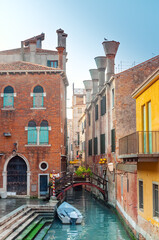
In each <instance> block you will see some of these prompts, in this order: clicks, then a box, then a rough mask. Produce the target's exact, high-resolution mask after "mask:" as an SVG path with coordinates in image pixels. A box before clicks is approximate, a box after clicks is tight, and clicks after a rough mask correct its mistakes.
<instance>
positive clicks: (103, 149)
mask: <svg viewBox="0 0 159 240" xmlns="http://www.w3.org/2000/svg"><path fill="white" fill-rule="evenodd" d="M100 152H101V154H104V153H105V134H101V135H100Z"/></svg>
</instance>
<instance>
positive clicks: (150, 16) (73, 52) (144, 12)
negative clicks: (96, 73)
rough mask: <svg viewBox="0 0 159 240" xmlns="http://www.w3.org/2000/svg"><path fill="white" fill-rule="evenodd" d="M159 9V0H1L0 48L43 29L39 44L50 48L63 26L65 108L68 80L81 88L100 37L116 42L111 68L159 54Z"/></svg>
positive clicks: (98, 53) (14, 45)
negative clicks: (64, 41) (65, 75)
mask: <svg viewBox="0 0 159 240" xmlns="http://www.w3.org/2000/svg"><path fill="white" fill-rule="evenodd" d="M158 9H159V0H27V1H26V0H25V1H24V0H0V51H1V50H6V49H13V48H19V47H20V44H21V41H22V40H25V39H27V38H30V37H33V36H36V35H39V34H41V33H42V32H44V33H45V40H44V41H43V48H44V49H52V50H55V49H56V47H57V35H56V30H57V29H59V28H62V29H64V31H65V33H67V34H68V38H67V49H66V50H67V52H68V62H67V77H68V81H69V87H68V108H70V106H71V101H72V99H71V95H72V84H73V82H74V83H75V88H83V87H84V85H83V80H91V78H90V74H89V69H92V68H96V65H95V61H94V58H95V57H97V56H105V54H104V49H103V46H102V42H103V41H104V38H106V39H108V40H115V41H119V42H120V46H119V49H118V52H117V55H116V59H115V72H120V71H123V70H125V69H127V68H130V67H132V66H134V65H136V64H138V63H141V62H143V61H145V60H147V59H149V58H152V57H154V56H156V55H158V54H159V31H158V29H159V17H158ZM68 116H71V110H70V109H69V110H68Z"/></svg>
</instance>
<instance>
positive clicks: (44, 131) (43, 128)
mask: <svg viewBox="0 0 159 240" xmlns="http://www.w3.org/2000/svg"><path fill="white" fill-rule="evenodd" d="M39 140H40V141H39V143H40V144H48V142H49V131H48V122H47V121H46V120H43V121H42V122H41V124H40V138H39Z"/></svg>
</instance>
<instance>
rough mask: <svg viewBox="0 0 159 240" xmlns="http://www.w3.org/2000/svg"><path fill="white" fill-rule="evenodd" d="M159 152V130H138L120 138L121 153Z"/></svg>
mask: <svg viewBox="0 0 159 240" xmlns="http://www.w3.org/2000/svg"><path fill="white" fill-rule="evenodd" d="M154 153H159V131H138V132H135V133H132V134H130V135H127V136H125V137H123V138H121V139H119V155H124V154H154Z"/></svg>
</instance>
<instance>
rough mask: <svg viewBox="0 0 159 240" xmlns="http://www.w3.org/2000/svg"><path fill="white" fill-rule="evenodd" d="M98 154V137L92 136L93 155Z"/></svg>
mask: <svg viewBox="0 0 159 240" xmlns="http://www.w3.org/2000/svg"><path fill="white" fill-rule="evenodd" d="M97 154H98V138H97V137H95V138H94V155H97Z"/></svg>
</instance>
